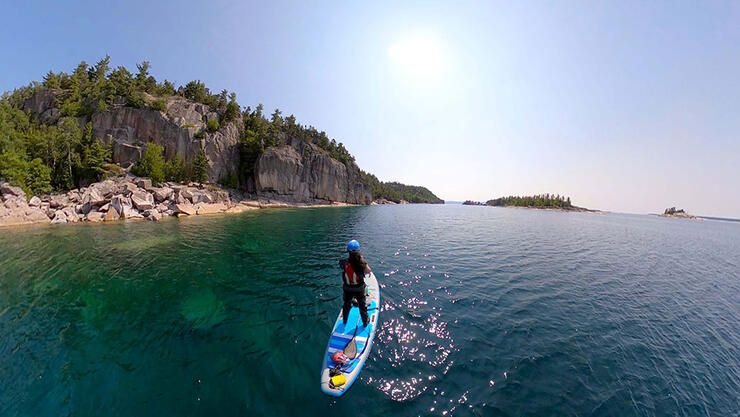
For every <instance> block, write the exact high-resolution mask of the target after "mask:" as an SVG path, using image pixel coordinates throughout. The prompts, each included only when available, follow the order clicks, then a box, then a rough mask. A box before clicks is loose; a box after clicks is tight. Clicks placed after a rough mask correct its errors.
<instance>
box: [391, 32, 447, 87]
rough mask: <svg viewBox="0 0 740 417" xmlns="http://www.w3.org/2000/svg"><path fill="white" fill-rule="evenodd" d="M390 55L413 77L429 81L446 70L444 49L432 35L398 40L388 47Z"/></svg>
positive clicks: (403, 71) (397, 64)
mask: <svg viewBox="0 0 740 417" xmlns="http://www.w3.org/2000/svg"><path fill="white" fill-rule="evenodd" d="M388 56H389V57H390V59H391V61H392V62H393V63H394V64H395V65H396V66H397V67H398V69H399V70H400V71H401V73H402V74H403V75H405V76H407V77H409V78H411V79H415V80H420V81H429V80H433V79H435V78H438V77H439V76H440V75H441V74H442V73H443V72H444V56H443V53H442V49H441V48H440V45H439V42H437V41H436V40H435V39H433V38H431V37H424V36H414V37H409V38H406V39H403V40H401V41H399V42H396V43H394V44H392V45H391V46H390V47H389V48H388Z"/></svg>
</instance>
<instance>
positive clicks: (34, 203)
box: [28, 196, 41, 207]
mask: <svg viewBox="0 0 740 417" xmlns="http://www.w3.org/2000/svg"><path fill="white" fill-rule="evenodd" d="M28 205H29V206H31V207H39V206H41V199H40V198H38V197H36V196H33V197H31V199H30V200H29V201H28Z"/></svg>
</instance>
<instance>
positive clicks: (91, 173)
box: [82, 140, 113, 181]
mask: <svg viewBox="0 0 740 417" xmlns="http://www.w3.org/2000/svg"><path fill="white" fill-rule="evenodd" d="M112 154H113V152H112V148H111V146H110V145H108V144H106V143H104V142H103V141H100V140H93V141H92V143H90V144H89V145H86V146H84V147H83V151H82V165H83V169H84V170H85V173H86V177H87V179H89V180H92V181H98V180H100V179H101V178H102V177H103V174H104V173H105V171H106V170H105V165H106V164H108V163H110V162H111V159H112V156H113V155H112Z"/></svg>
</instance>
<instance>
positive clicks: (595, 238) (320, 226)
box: [0, 205, 740, 416]
mask: <svg viewBox="0 0 740 417" xmlns="http://www.w3.org/2000/svg"><path fill="white" fill-rule="evenodd" d="M350 238H357V239H359V240H360V242H361V243H362V245H363V252H364V254H365V256H366V258H367V260H368V261H369V262H370V264H371V266H372V267H373V269H374V271H375V273H376V275H377V276H378V279H379V281H380V283H381V294H382V302H383V305H382V307H383V308H382V312H381V313H380V327H379V329H378V334H377V336H376V340H375V344H374V346H373V348H372V349H373V350H372V354H371V356H370V359H369V360H368V362H367V363H366V365H365V368H364V369H363V371H362V374H361V377H360V378H361V380H359V381H358V382H357V383H356V384H355V385H354V386H353V387H352V389H351V390H350V392H349V393H347V394H346V395H345V396H344V397H342V398H339V399H335V398H331V397H328V396H325V395H323V394H322V393H321V391H320V389H319V371H320V367H321V361H322V356H323V353H324V349H325V348H326V343H327V340H328V339H327V338H328V334H329V331H330V328H331V325H332V324H333V321H334V320H335V318H336V316H337V314H338V312H339V309H340V304H341V290H340V278H339V275H338V271H337V267H336V263H337V260H338V259H339V258H340V257H341V256H342V255H343V251H342V249H343V245H344V242H346V241H347V240H348V239H350ZM0 361H1V362H0V363H1V364H2V366H0V415H2V416H67V415H69V416H99V415H111V416H133V415H156V416H160V415H204V416H205V415H308V416H312V415H317V416H319V415H320V416H326V415H337V416H339V415H358V410H360V411H362V412H361V413H360V414H362V415H378V416H381V415H383V416H385V415H394V416H417V415H440V416H443V415H447V416H449V415H456V416H467V415H479V416H520V415H533V416H534V415H537V416H554V415H558V416H564V415H574V416H576V415H577V416H591V415H593V416H612V415H614V416H616V415H619V416H653V415H655V416H674V415H679V416H684V415H685V416H704V415H709V416H732V415H735V416H736V415H738V414H739V411H738V410H740V400H739V399H740V225H739V224H736V223H728V222H719V221H686V220H675V219H663V218H657V217H651V216H629V215H616V214H609V215H601V214H588V213H560V212H545V211H531V210H519V209H502V208H492V207H468V206H424V205H421V206H373V207H347V208H317V209H287V210H263V211H258V212H249V213H245V214H242V215H231V216H222V217H205V218H192V219H181V220H172V221H165V222H161V223H157V224H151V223H129V224H115V225H107V224H105V225H70V226H64V225H61V226H57V227H38V228H26V229H1V230H0Z"/></svg>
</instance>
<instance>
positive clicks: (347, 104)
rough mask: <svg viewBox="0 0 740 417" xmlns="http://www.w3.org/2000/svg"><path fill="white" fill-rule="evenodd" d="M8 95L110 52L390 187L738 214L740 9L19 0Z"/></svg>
mask: <svg viewBox="0 0 740 417" xmlns="http://www.w3.org/2000/svg"><path fill="white" fill-rule="evenodd" d="M4 11H5V13H4V15H5V22H4V23H5V24H4V25H3V26H2V28H0V53H1V54H2V56H3V57H4V62H6V65H5V66H4V70H3V71H2V78H1V79H0V90H2V91H8V90H12V89H14V88H18V87H21V86H23V85H26V84H28V83H29V82H31V81H35V80H41V79H42V77H43V76H44V75H45V74H46V73H47V72H48V71H49V70H53V71H55V72H58V71H66V72H71V71H72V70H73V69H74V67H75V66H76V65H77V64H78V63H79V62H80V61H83V60H84V61H87V62H88V63H90V64H94V63H95V62H97V60H99V59H100V58H102V57H104V56H105V55H110V56H111V66H112V67H116V66H119V65H123V66H126V67H127V68H129V69H130V70H131V69H135V64H136V63H137V62H141V61H145V60H146V61H150V62H151V65H152V68H151V73H152V74H153V75H154V76H155V77H157V79H158V80H162V79H165V78H166V79H169V80H171V81H174V82H176V83H177V84H185V83H187V82H188V81H190V80H194V79H200V80H202V81H203V82H205V84H206V85H207V86H208V87H209V88H211V90H212V91H220V90H222V89H227V90H229V91H235V92H236V93H237V100H238V101H239V103H240V104H241V105H242V106H254V105H256V104H258V103H263V104H264V105H265V109H266V111H268V112H270V113H271V112H272V110H274V109H275V108H280V110H281V111H283V113H284V114H285V115H289V114H294V115H295V116H296V118H297V120H298V121H299V122H300V123H302V124H306V125H314V126H316V127H317V128H318V129H319V130H324V131H326V132H327V134H328V135H329V137H332V138H335V139H336V140H337V141H339V142H343V143H344V144H345V146H346V147H347V149H348V150H349V151H350V152H351V153H352V154H353V155H354V156H355V157H356V160H357V163H358V165H359V166H360V167H361V168H362V169H364V170H366V171H368V172H371V173H373V174H375V175H377V176H378V178H380V179H381V180H383V181H399V182H403V183H406V184H411V185H423V186H425V187H427V188H429V189H430V190H431V191H432V192H434V193H435V194H437V195H438V196H439V197H440V198H443V199H445V200H452V201H463V200H468V199H471V200H477V201H486V200H488V199H490V198H494V197H500V196H505V195H526V194H541V193H555V194H562V195H568V196H570V197H571V198H572V200H573V203H574V204H576V205H578V206H584V207H588V208H595V209H601V210H609V211H617V212H628V213H657V212H662V211H663V210H664V209H665V208H666V207H670V206H676V207H679V208H684V209H685V210H687V211H688V212H690V213H693V214H698V215H707V216H720V217H734V218H738V217H740V195H738V193H737V192H736V191H737V190H738V189H739V188H740V162H739V161H740V138H739V137H738V136H739V135H738V134H739V133H740V117H738V111H737V109H738V108H740V80H739V77H738V74H740V49H739V48H738V47H737V45H740V25H738V22H740V3H730V2H726V3H720V2H702V3H691V2H685V3H674V2H671V3H668V2H653V3H642V2H613V3H610V4H607V3H591V2H562V3H551V4H544V3H537V2H532V3H517V4H509V3H504V2H501V3H493V2H467V3H464V4H453V3H433V2H413V3H403V4H396V3H390V2H382V3H373V4H361V3H352V4H349V3H340V4H336V5H335V4H331V3H327V2H322V3H314V4H308V3H295V4H293V3H284V2H274V3H269V4H267V3H238V4H228V3H223V2H209V3H207V4H195V3H186V2H182V3H181V2H162V3H155V2H147V3H144V2H128V3H125V4H124V3H120V4H112V5H108V4H99V3H97V2H90V3H86V2H75V3H51V4H40V3H16V4H6V5H5V6H4Z"/></svg>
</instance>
